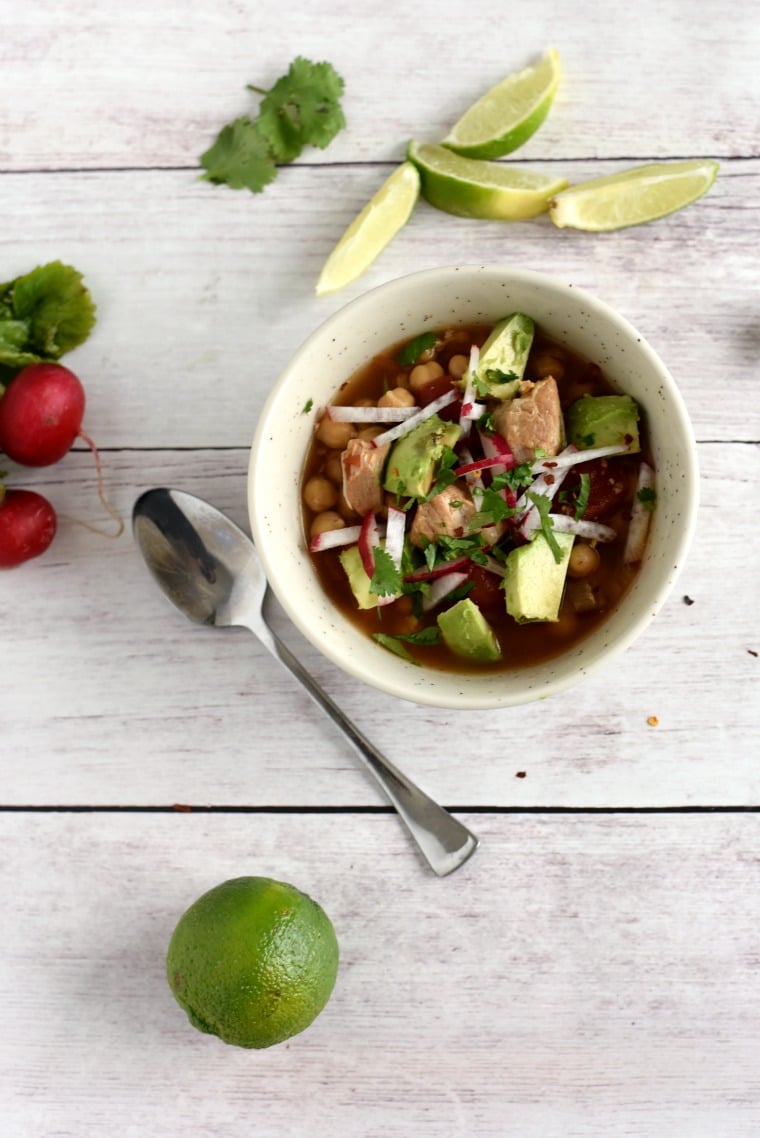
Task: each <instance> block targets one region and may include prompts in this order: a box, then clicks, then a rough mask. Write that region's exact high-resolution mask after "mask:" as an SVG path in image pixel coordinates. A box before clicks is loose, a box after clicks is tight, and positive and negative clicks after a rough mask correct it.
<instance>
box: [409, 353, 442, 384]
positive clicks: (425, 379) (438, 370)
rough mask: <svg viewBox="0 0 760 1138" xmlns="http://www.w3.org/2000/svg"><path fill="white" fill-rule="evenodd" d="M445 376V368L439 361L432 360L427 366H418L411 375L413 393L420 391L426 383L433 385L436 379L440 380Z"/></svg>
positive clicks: (410, 381) (410, 382)
mask: <svg viewBox="0 0 760 1138" xmlns="http://www.w3.org/2000/svg"><path fill="white" fill-rule="evenodd" d="M442 375H443V368H442V367H441V365H440V364H439V363H438V361H437V360H431V361H430V362H429V363H426V364H416V365H415V367H413V368H412V370H411V372H410V373H409V386H410V387H411V389H412V391H419V390H420V388H422V387H424V386H425V384H426V383H432V381H433V380H434V379H440V377H441V376H442Z"/></svg>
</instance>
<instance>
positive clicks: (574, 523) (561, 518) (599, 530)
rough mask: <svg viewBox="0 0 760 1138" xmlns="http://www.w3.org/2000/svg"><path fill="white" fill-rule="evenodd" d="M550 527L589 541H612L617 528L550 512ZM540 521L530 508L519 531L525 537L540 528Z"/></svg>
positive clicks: (615, 535)
mask: <svg viewBox="0 0 760 1138" xmlns="http://www.w3.org/2000/svg"><path fill="white" fill-rule="evenodd" d="M550 517H551V526H552V529H554V530H557V532H558V533H574V534H575V536H576V537H584V538H587V539H588V540H589V541H602V542H609V541H614V540H615V538H616V537H617V530H614V529H613V528H612V526H606V525H604V523H603V522H589V521H585V520H584V519H583V518H571V517H570V516H569V515H568V514H551V515H550ZM540 527H541V521H540V519H539V517H538V513H537V511H536V512H535V513H534V510H531V511H530V513H529V514H527V515H526V517H525V520H524V521H523V523H522V525H521V526H520V532H521V533H523V534H524V535H525V536H526V537H528V536H529V535H530V534H532V533H534V532H535V531H536V530H537V529H540Z"/></svg>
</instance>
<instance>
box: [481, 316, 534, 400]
mask: <svg viewBox="0 0 760 1138" xmlns="http://www.w3.org/2000/svg"><path fill="white" fill-rule="evenodd" d="M535 331H536V325H535V323H534V322H533V320H532V319H531V318H530V316H525V315H524V314H523V313H522V312H514V313H512V315H511V316H507V317H506V318H505V319H504V320H501V321H499V323H498V324H497V325H496V327H495V328H494V330H493V332H491V335H490V336H489V337H488V339H487V340H486V342H485V344H483V347H482V348H481V349H480V358H479V360H478V366H477V368H476V371H475V380H476V389H477V393H478V395H479V396H480V397H483V396H490V397H492V398H493V399H511V398H512V397H513V396H514V395H516V394H517V392H518V389H519V387H520V384H521V382H522V379H523V376H524V375H525V367H526V364H527V363H528V356H529V355H530V349H531V347H532V345H533V337H534V335H535Z"/></svg>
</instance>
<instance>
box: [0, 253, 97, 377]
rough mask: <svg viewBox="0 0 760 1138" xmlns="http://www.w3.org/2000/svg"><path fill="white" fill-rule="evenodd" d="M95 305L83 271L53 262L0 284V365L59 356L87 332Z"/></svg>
mask: <svg viewBox="0 0 760 1138" xmlns="http://www.w3.org/2000/svg"><path fill="white" fill-rule="evenodd" d="M94 326H95V305H94V303H93V300H92V297H91V296H90V293H89V291H88V289H87V288H86V287H85V285H84V284H83V283H82V274H81V273H80V272H77V270H76V269H74V268H72V266H71V265H64V264H63V263H62V262H61V261H51V262H49V264H47V265H39V266H38V267H37V268H36V269H32V271H31V272H29V273H25V274H24V275H23V276H20V277H16V279H15V280H12V281H8V282H6V283H5V284H0V365H2V366H4V367H6V368H10V369H13V370H16V371H17V370H20V369H21V368H23V367H26V366H27V364H32V363H38V362H39V361H41V360H57V359H60V357H61V356H62V355H63V354H64V353H65V352H70V351H71V350H72V348H76V347H77V346H78V345H79V344H82V343H84V341H85V340H86V339H87V337H88V336H89V334H90V332H91V331H92V329H93V328H94Z"/></svg>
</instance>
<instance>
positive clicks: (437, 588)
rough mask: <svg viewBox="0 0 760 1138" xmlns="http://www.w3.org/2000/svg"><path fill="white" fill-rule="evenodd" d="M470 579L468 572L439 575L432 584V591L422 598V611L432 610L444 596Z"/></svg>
mask: <svg viewBox="0 0 760 1138" xmlns="http://www.w3.org/2000/svg"><path fill="white" fill-rule="evenodd" d="M467 579H468V577H467V574H466V573H452V572H449V573H444V574H443V575H442V576H441V577H437V578H436V580H435V581H434V582H433V584H432V585H431V586H430V592H429V593H428V595H427V596H426V597H424V598H423V600H422V611H423V612H430V610H431V609H433V608H435V606H436V605H438V604H440V603H441V601H442V600H443V599H444V597H447V596H448V595H449V593H453V592H454V589H458V588H459V586H460V585H463V584H464V583H465V581H466V580H467Z"/></svg>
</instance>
